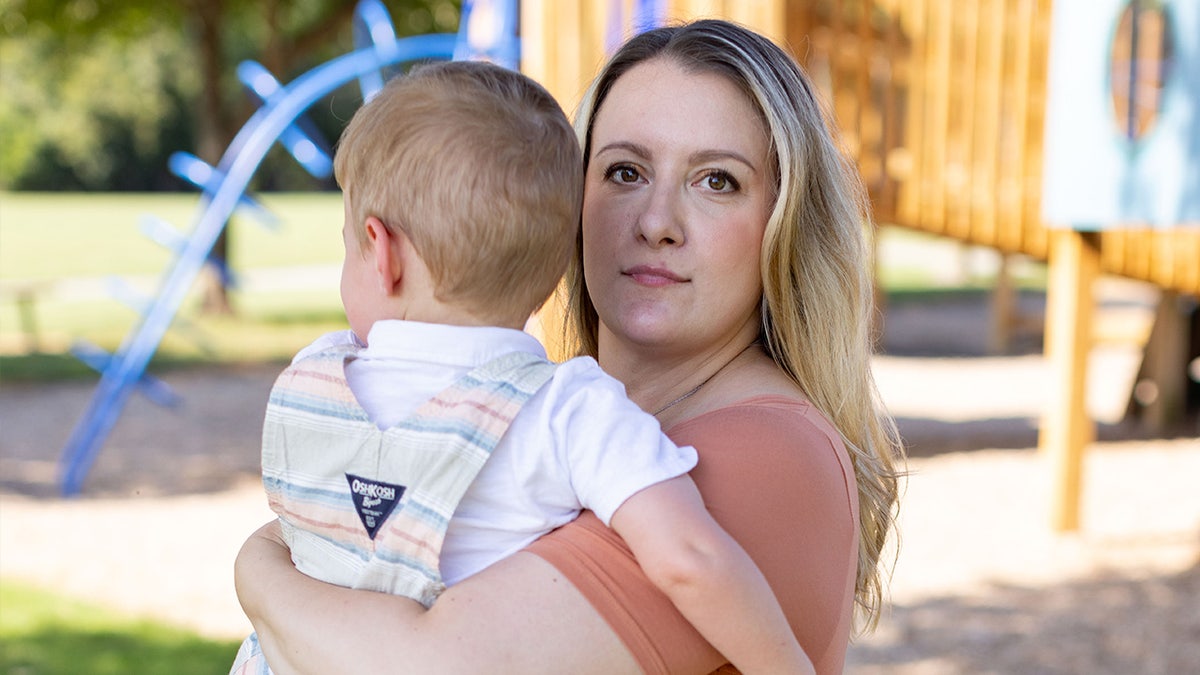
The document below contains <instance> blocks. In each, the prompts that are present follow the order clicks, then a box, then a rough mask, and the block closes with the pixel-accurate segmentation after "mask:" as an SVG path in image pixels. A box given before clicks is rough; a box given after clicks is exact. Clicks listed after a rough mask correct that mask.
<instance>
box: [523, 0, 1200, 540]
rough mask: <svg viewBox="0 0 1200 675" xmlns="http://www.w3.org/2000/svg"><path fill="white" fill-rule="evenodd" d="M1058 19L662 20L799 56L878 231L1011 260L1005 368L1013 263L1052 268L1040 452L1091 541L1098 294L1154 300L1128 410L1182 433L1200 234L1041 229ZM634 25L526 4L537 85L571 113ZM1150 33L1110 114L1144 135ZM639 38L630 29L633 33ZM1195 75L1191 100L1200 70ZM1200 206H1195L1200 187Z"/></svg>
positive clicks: (764, 12) (1123, 43) (1059, 507)
mask: <svg viewBox="0 0 1200 675" xmlns="http://www.w3.org/2000/svg"><path fill="white" fill-rule="evenodd" d="M1060 2H1061V3H1063V4H1066V3H1065V0H1060ZM1185 3H1191V4H1188V5H1186V7H1187V9H1189V10H1193V11H1190V12H1183V13H1182V14H1184V15H1185V16H1186V17H1195V16H1196V12H1195V11H1194V9H1193V8H1194V6H1195V0H1180V1H1179V2H1178V3H1177V4H1179V5H1184V4H1185ZM1127 4H1128V3H1127ZM1142 4H1145V5H1147V6H1150V5H1154V6H1160V5H1163V4H1167V5H1170V3H1169V2H1166V3H1163V2H1155V3H1151V2H1143V3H1142ZM1051 5H1052V3H1048V2H1037V1H1036V0H968V1H965V2H963V1H958V0H803V1H797V0H774V1H767V0H763V1H759V2H738V1H735V0H673V1H669V2H665V3H663V4H662V6H661V7H659V8H658V11H659V12H660V17H661V19H663V20H665V21H672V20H688V19H696V18H702V17H718V18H725V19H729V20H733V21H737V22H740V23H743V24H745V25H748V26H750V27H752V28H754V29H755V30H757V31H759V32H761V33H763V34H765V35H768V36H770V37H772V38H773V39H775V40H776V41H777V42H778V43H779V44H781V45H783V46H785V47H786V48H788V49H790V50H791V52H792V53H793V54H794V55H795V56H796V57H797V59H798V60H799V61H800V62H801V63H802V64H803V65H804V66H805V68H806V69H807V70H808V71H809V73H810V75H811V76H812V77H813V79H814V81H815V82H816V84H817V87H818V89H819V90H820V91H821V92H822V93H823V94H824V96H825V97H826V102H827V104H828V105H829V106H830V110H831V113H832V115H833V119H834V120H835V122H836V125H837V127H838V130H839V132H840V134H841V138H842V141H843V143H844V146H845V148H846V150H847V152H848V153H849V154H850V155H851V156H852V157H853V158H854V159H855V161H856V162H857V164H858V167H859V170H860V171H861V173H862V175H863V178H864V180H865V182H866V185H867V188H868V190H869V192H870V196H871V202H872V207H873V212H874V218H875V222H876V223H878V224H886V225H894V226H899V227H903V228H907V229H912V230H918V231H921V232H926V233H930V234H934V235H939V236H943V237H948V238H951V239H954V240H956V241H959V242H962V243H964V244H969V245H975V246H982V247H987V248H990V249H993V250H995V251H997V252H999V253H1000V254H1001V261H1002V262H1001V267H1000V273H999V278H998V280H997V283H996V287H995V290H994V293H993V299H992V308H993V318H994V320H993V340H992V342H993V345H995V349H997V350H1001V351H1002V350H1004V349H1005V348H1006V345H1007V344H1008V342H1009V340H1010V336H1011V333H1012V332H1013V330H1014V328H1015V326H1017V325H1018V324H1019V323H1021V317H1020V316H1019V315H1018V313H1017V310H1016V302H1015V289H1014V287H1013V286H1012V284H1011V282H1010V280H1009V277H1008V273H1007V265H1006V263H1007V261H1008V259H1009V257H1010V256H1015V255H1021V256H1027V257H1028V258H1030V259H1033V260H1037V261H1043V262H1047V263H1048V264H1049V281H1048V298H1047V300H1048V307H1047V312H1046V318H1045V338H1046V340H1045V344H1046V353H1047V355H1048V356H1049V357H1050V360H1051V365H1052V368H1053V370H1054V382H1055V386H1056V387H1057V389H1058V394H1057V396H1056V404H1055V405H1054V407H1053V408H1052V409H1050V410H1048V411H1047V413H1046V417H1045V419H1044V420H1043V423H1042V426H1041V439H1040V445H1041V449H1042V450H1043V451H1044V452H1046V453H1048V454H1049V455H1050V456H1051V459H1052V462H1051V464H1052V466H1053V467H1054V469H1053V470H1054V474H1055V475H1054V477H1053V482H1054V486H1055V487H1054V492H1055V494H1054V506H1053V513H1052V514H1051V524H1052V526H1053V527H1054V528H1055V529H1057V530H1060V531H1067V530H1074V529H1077V528H1078V527H1079V506H1078V504H1079V498H1080V497H1079V493H1080V489H1081V483H1082V463H1083V451H1084V447H1085V446H1086V444H1087V443H1088V442H1089V440H1090V439H1091V438H1092V437H1093V434H1094V431H1093V424H1092V422H1091V420H1089V419H1088V418H1087V414H1086V412H1085V408H1084V403H1085V392H1086V386H1085V385H1086V379H1085V378H1086V361H1087V354H1088V352H1089V351H1090V349H1091V346H1092V343H1093V339H1094V335H1093V316H1092V314H1093V313H1092V306H1093V304H1094V299H1093V295H1092V293H1093V282H1094V280H1095V279H1096V278H1098V276H1099V275H1101V274H1108V275H1115V276H1119V277H1125V278H1130V279H1136V280H1140V281H1144V282H1148V283H1150V284H1153V285H1154V286H1156V287H1157V288H1158V289H1159V292H1160V300H1159V307H1158V311H1157V315H1156V320H1155V326H1154V329H1153V331H1152V333H1151V335H1150V337H1149V341H1148V342H1147V343H1146V344H1145V345H1144V346H1143V353H1144V360H1143V366H1142V372H1141V375H1140V377H1141V378H1144V379H1145V380H1146V381H1148V382H1150V383H1151V384H1152V385H1153V389H1154V390H1155V391H1156V396H1155V397H1154V400H1153V401H1151V402H1148V403H1145V404H1142V403H1139V402H1136V401H1131V405H1130V407H1131V410H1135V411H1136V412H1138V413H1139V414H1140V416H1141V418H1142V420H1143V422H1144V423H1145V424H1147V425H1148V426H1149V427H1150V428H1151V429H1153V430H1156V431H1163V430H1167V429H1169V428H1170V427H1171V426H1172V425H1173V424H1178V422H1179V419H1180V417H1181V415H1182V412H1183V409H1184V405H1185V400H1186V386H1187V374H1186V373H1187V368H1188V363H1189V361H1190V360H1191V359H1193V358H1195V357H1196V356H1197V355H1196V354H1193V353H1190V346H1189V344H1188V339H1189V334H1190V333H1191V332H1192V331H1197V330H1198V329H1196V328H1191V327H1189V325H1188V313H1189V312H1193V311H1194V310H1193V309H1192V307H1194V303H1195V300H1196V299H1197V298H1200V227H1195V226H1194V225H1197V224H1200V223H1191V222H1189V223H1188V224H1189V225H1193V226H1190V227H1186V226H1182V225H1183V224H1182V223H1177V224H1175V225H1176V226H1172V227H1152V226H1151V225H1150V224H1149V223H1146V222H1141V221H1130V222H1121V223H1114V224H1112V225H1110V226H1109V227H1106V228H1104V229H1103V230H1102V231H1083V230H1081V229H1073V227H1075V226H1078V225H1079V223H1071V222H1059V223H1049V222H1047V221H1046V219H1045V217H1044V216H1043V208H1042V202H1043V178H1044V176H1043V173H1044V171H1043V161H1044V160H1043V155H1044V148H1045V145H1046V143H1045V138H1044V131H1045V124H1046V113H1047V99H1048V91H1047V85H1048V61H1049V55H1050V51H1051V44H1050V37H1051V32H1052V31H1051V13H1052V6H1051ZM628 13H629V12H628V6H627V5H626V6H623V5H622V4H621V3H609V4H604V3H593V2H587V0H564V1H562V2H559V1H556V0H526V1H525V2H523V3H522V24H523V26H525V27H526V28H527V30H526V31H524V35H525V36H526V40H527V41H528V42H527V46H526V48H525V51H524V53H523V62H522V64H523V68H524V70H525V72H526V73H527V74H529V75H531V76H532V77H534V78H536V79H538V80H540V81H541V82H543V84H545V85H546V86H547V87H548V88H549V89H550V90H551V91H552V92H553V93H555V95H556V96H558V97H559V100H560V101H561V102H562V103H563V104H564V106H566V107H567V109H568V110H571V109H572V108H573V107H574V106H575V105H576V104H577V102H578V100H579V98H580V97H581V95H582V92H583V90H584V87H586V85H587V82H588V81H589V80H590V78H591V77H592V75H593V72H594V70H595V68H596V67H597V65H598V64H599V63H600V62H601V61H602V59H603V55H604V51H605V49H606V47H607V46H608V45H609V44H610V43H611V37H610V35H611V32H612V29H611V26H612V25H613V24H614V23H615V22H619V21H620V19H621V18H622V16H628ZM1155 18H1156V17H1155V16H1154V15H1150V16H1149V17H1148V18H1147V19H1145V20H1144V21H1143V29H1144V30H1143V35H1142V36H1141V38H1142V39H1141V45H1140V47H1137V46H1136V45H1137V44H1138V42H1137V41H1138V38H1137V37H1135V36H1134V35H1131V34H1130V32H1128V31H1129V29H1128V27H1127V26H1124V25H1121V26H1117V27H1116V30H1115V31H1114V32H1115V36H1114V40H1113V43H1114V44H1113V47H1112V52H1113V53H1112V55H1111V57H1110V58H1112V59H1113V60H1114V75H1115V67H1117V66H1119V65H1120V63H1119V62H1120V60H1121V59H1122V58H1123V59H1125V61H1126V69H1127V72H1128V75H1127V77H1129V78H1130V79H1129V80H1128V81H1129V82H1130V87H1129V89H1127V90H1125V91H1120V90H1114V92H1113V98H1114V101H1113V103H1114V113H1115V116H1116V117H1117V118H1118V123H1120V124H1125V123H1128V124H1129V125H1130V128H1131V129H1132V128H1134V127H1138V128H1144V127H1145V126H1148V125H1149V124H1151V123H1152V120H1147V119H1145V118H1146V117H1147V116H1148V115H1150V116H1152V114H1153V112H1154V105H1153V103H1151V104H1150V105H1145V104H1143V102H1142V101H1141V100H1140V97H1142V96H1146V95H1149V96H1152V97H1153V96H1155V95H1156V94H1157V92H1158V91H1159V85H1161V84H1162V83H1161V82H1153V81H1149V82H1147V81H1146V80H1147V79H1152V78H1153V75H1154V73H1149V74H1147V73H1145V72H1143V71H1142V70H1137V69H1136V68H1134V67H1130V66H1129V65H1128V63H1129V62H1135V63H1136V60H1137V59H1135V58H1134V57H1135V56H1140V57H1141V58H1142V59H1143V60H1144V61H1145V62H1147V63H1152V62H1154V60H1155V59H1156V58H1165V57H1163V55H1162V53H1161V52H1162V50H1163V45H1164V44H1168V45H1170V44H1171V35H1170V34H1168V33H1167V29H1166V28H1165V27H1164V25H1163V23H1162V22H1157V23H1156V22H1155V21H1154V19H1155ZM1135 20H1136V19H1135ZM632 29H633V25H632V24H631V23H629V22H627V23H626V28H625V30H626V31H629V30H632ZM1176 29H1177V32H1176V35H1178V34H1179V32H1180V31H1193V32H1194V33H1196V34H1200V26H1192V25H1190V24H1189V25H1184V26H1177V27H1176ZM1156 30H1157V31H1158V32H1157V33H1155V31H1156ZM1123 31H1125V32H1123ZM1146 35H1149V39H1147V37H1146ZM1178 42H1179V40H1177V39H1176V40H1175V43H1176V44H1175V46H1178V44H1177V43H1178ZM1155 49H1158V50H1159V51H1158V53H1155ZM1122 50H1123V53H1124V56H1121V55H1122ZM1135 50H1136V53H1135ZM1193 56H1194V53H1193ZM1193 61H1195V59H1194V58H1193ZM1176 65H1177V67H1178V65H1179V64H1176ZM1185 65H1187V64H1185ZM1190 65H1191V67H1192V71H1191V77H1192V78H1193V80H1192V81H1193V82H1194V78H1195V77H1196V69H1197V68H1200V64H1197V63H1192V64H1190ZM1113 79H1114V81H1115V82H1118V83H1119V82H1121V78H1119V77H1115V76H1114V78H1113ZM1135 85H1136V87H1137V88H1136V94H1135V89H1134V86H1135ZM1114 89H1115V87H1114ZM1130 111H1132V113H1133V114H1132V115H1128V117H1126V118H1122V115H1123V114H1128V113H1129V112H1130ZM1134 117H1136V119H1133V121H1129V120H1130V119H1131V118H1134ZM1192 119H1193V125H1195V124H1200V121H1195V120H1196V118H1195V117H1193V118H1192ZM1195 136H1197V134H1196V133H1195V130H1194V126H1193V137H1195ZM1193 161H1196V160H1195V158H1193ZM1191 189H1192V191H1193V193H1195V194H1200V185H1196V186H1194V187H1192V188H1191ZM1193 199H1195V195H1193Z"/></svg>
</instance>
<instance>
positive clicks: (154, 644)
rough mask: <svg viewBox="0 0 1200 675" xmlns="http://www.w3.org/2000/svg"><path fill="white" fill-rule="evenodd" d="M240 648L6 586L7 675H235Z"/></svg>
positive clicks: (1, 653)
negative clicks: (232, 669)
mask: <svg viewBox="0 0 1200 675" xmlns="http://www.w3.org/2000/svg"><path fill="white" fill-rule="evenodd" d="M237 648H238V643H237V642H236V641H223V640H211V639H208V638H205V637H202V636H199V635H196V634H195V633H191V632H189V631H187V630H183V629H179V628H174V627H171V626H164V625H162V624H160V623H158V622H154V621H149V620H144V619H136V618H132V617H128V616H124V615H122V614H118V613H115V612H111V611H109V610H105V609H102V608H99V607H96V606H94V605H90V604H87V603H83V602H78V601H75V600H71V599H68V598H64V597H61V596H58V595H55V594H53V593H50V592H47V591H43V590H39V589H34V588H30V587H28V586H25V585H23V584H18V583H15V582H11V581H3V582H0V673H6V674H9V675H58V674H61V675H108V674H110V673H111V674H112V675H125V674H126V673H139V675H159V674H161V675H191V674H193V673H194V674H195V675H201V674H203V675H212V674H213V673H225V672H228V671H229V666H230V665H231V664H232V663H233V657H234V655H235V654H236V653H237Z"/></svg>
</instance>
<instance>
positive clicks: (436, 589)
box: [231, 346, 555, 674]
mask: <svg viewBox="0 0 1200 675" xmlns="http://www.w3.org/2000/svg"><path fill="white" fill-rule="evenodd" d="M356 351H357V349H356V348H355V347H351V346H339V347H334V348H331V349H327V350H325V351H323V352H320V353H318V354H315V355H313V356H311V357H308V358H305V359H303V360H301V361H300V362H298V363H295V364H293V365H292V366H291V367H289V368H288V369H287V370H285V371H284V372H283V373H282V374H281V375H280V376H279V378H278V379H277V380H276V382H275V386H274V388H273V389H272V391H271V397H270V400H269V402H268V405H267V413H266V419H265V422H264V425H263V457H262V465H263V485H264V486H265V488H266V491H267V498H268V501H269V503H270V506H271V508H272V510H274V511H275V512H276V513H277V514H279V520H280V524H281V526H282V530H283V536H284V540H285V541H286V542H287V543H288V545H289V546H290V548H291V551H292V560H293V561H294V562H295V563H296V567H297V569H299V570H300V571H302V572H304V573H305V574H308V575H309V576H312V577H314V578H317V579H320V580H322V581H325V582H328V583H332V584H337V585H339V586H345V587H348V588H360V589H368V590H374V591H381V592H385V593H391V594H395V595H404V596H407V597H410V598H413V599H414V600H417V601H419V602H421V603H422V604H423V605H425V606H426V607H428V606H429V605H431V604H432V603H433V601H434V600H435V599H436V598H437V596H438V595H439V594H440V593H441V592H442V591H443V590H444V589H445V585H444V584H443V583H442V578H441V574H440V572H439V570H438V557H439V554H440V552H441V548H442V542H443V541H444V539H445V536H446V528H447V526H448V525H449V522H450V518H451V516H452V515H453V514H454V511H455V509H456V508H457V507H458V503H459V501H460V500H461V499H462V497H463V494H464V493H465V492H466V490H467V488H468V487H469V486H470V484H471V482H472V481H473V480H474V479H475V476H476V475H477V474H478V473H479V470H480V469H481V468H482V467H483V465H484V463H485V462H486V461H487V459H488V457H489V456H490V455H491V452H492V450H493V449H494V448H495V447H496V444H497V443H499V441H500V439H501V437H502V436H503V435H504V433H505V432H506V431H507V430H508V427H509V425H510V424H511V423H512V421H513V418H515V417H516V415H517V412H518V411H519V410H520V409H521V406H522V405H524V403H525V402H526V401H527V400H528V399H529V397H531V396H532V395H533V394H534V393H536V392H537V391H538V389H540V388H541V387H542V385H544V384H545V383H546V382H547V381H548V380H549V379H550V377H551V376H552V375H553V373H554V368H555V366H554V364H552V363H549V362H547V361H546V360H545V359H543V358H540V357H538V356H535V355H533V354H528V353H524V352H512V353H509V354H505V355H504V356H500V357H498V358H496V359H493V360H492V361H489V362H488V363H485V364H483V365H481V366H479V367H477V368H476V369H474V370H473V371H471V372H469V373H467V374H466V375H464V376H463V377H461V378H460V379H459V380H458V381H457V382H455V383H454V384H453V385H451V386H450V387H449V388H447V389H445V390H444V391H442V392H440V393H439V394H437V395H436V396H434V397H433V398H432V399H430V400H429V401H427V402H425V403H424V404H422V405H421V406H419V407H418V408H417V410H416V411H415V412H414V413H413V414H412V415H411V416H410V417H409V418H407V419H406V420H404V421H403V422H401V423H400V424H397V425H396V426H394V427H391V428H388V429H383V430H381V429H379V428H378V427H377V426H376V425H375V423H374V422H372V421H371V420H370V419H369V418H368V417H367V413H366V411H364V410H363V409H362V406H360V405H359V404H358V402H357V401H356V400H355V398H354V395H353V393H351V391H350V387H349V386H348V384H347V383H346V376H345V369H344V365H345V363H346V361H347V360H348V359H351V358H353V356H354V354H355V352H356ZM396 386H404V385H403V383H402V382H397V384H396ZM267 672H270V671H269V670H268V669H267V667H266V661H265V659H262V658H261V652H260V651H259V649H258V641H257V639H256V637H255V636H254V635H251V636H250V637H249V638H247V640H246V641H245V642H244V643H243V645H242V648H241V650H240V651H239V652H238V657H237V659H236V660H235V662H234V666H233V670H231V673H238V674H241V673H267Z"/></svg>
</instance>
